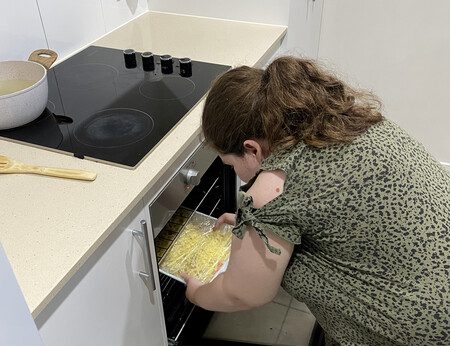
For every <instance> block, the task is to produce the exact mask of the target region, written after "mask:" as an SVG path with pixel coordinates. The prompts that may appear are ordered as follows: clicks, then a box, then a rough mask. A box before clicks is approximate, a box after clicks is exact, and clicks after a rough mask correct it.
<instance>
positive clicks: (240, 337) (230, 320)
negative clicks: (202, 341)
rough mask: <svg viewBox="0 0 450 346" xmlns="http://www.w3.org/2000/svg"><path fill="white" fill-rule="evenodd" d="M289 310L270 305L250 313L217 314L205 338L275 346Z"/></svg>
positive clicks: (280, 306) (284, 307) (249, 311)
mask: <svg viewBox="0 0 450 346" xmlns="http://www.w3.org/2000/svg"><path fill="white" fill-rule="evenodd" d="M287 310H288V307H287V306H284V305H280V304H276V303H269V304H266V305H264V306H262V307H259V308H256V309H252V310H248V311H239V312H232V313H215V314H214V316H213V318H212V319H211V322H210V323H209V326H208V328H207V330H206V332H205V334H204V337H205V338H210V339H219V340H229V341H242V342H251V343H255V344H261V345H275V342H276V340H277V337H278V335H279V334H280V331H281V326H282V324H283V321H284V318H285V317H286V313H287Z"/></svg>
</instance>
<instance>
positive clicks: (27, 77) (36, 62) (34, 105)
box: [0, 49, 58, 130]
mask: <svg viewBox="0 0 450 346" xmlns="http://www.w3.org/2000/svg"><path fill="white" fill-rule="evenodd" d="M57 57H58V55H57V54H56V53H55V52H54V51H52V50H48V49H39V50H36V51H34V52H32V53H31V55H30V57H29V58H28V61H0V130H5V129H11V128H14V127H18V126H22V125H25V124H27V123H29V122H31V121H33V120H34V119H36V118H37V117H39V115H41V114H42V112H43V111H44V109H45V107H46V105H47V99H48V84H47V69H49V68H50V66H51V65H52V64H53V63H54V62H55V60H56V59H57Z"/></svg>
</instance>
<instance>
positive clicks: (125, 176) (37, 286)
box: [0, 12, 286, 317]
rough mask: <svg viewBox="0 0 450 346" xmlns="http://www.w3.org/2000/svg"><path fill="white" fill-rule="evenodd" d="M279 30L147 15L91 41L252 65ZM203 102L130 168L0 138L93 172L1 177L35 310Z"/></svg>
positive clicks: (24, 285)
mask: <svg viewBox="0 0 450 346" xmlns="http://www.w3.org/2000/svg"><path fill="white" fill-rule="evenodd" d="M285 32H286V27H283V26H274V25H265V24H254V23H245V22H238V21H230V20H219V19H212V18H203V17H195V16H182V15H175V14H167V13H158V12H147V13H145V14H143V15H141V16H140V17H138V18H136V19H134V20H133V21H131V22H129V23H127V24H125V25H124V26H122V27H120V28H118V29H116V30H115V31H113V32H111V33H109V34H107V35H106V36H104V37H102V38H101V39H99V40H98V41H96V42H93V44H96V45H101V46H105V47H112V48H120V49H126V48H133V49H135V50H136V51H152V52H154V53H155V54H171V55H173V56H188V57H190V58H191V59H194V60H201V61H207V62H213V63H219V64H227V65H232V66H238V65H243V64H245V65H250V66H261V65H263V64H265V63H266V62H267V61H268V59H269V58H270V57H271V56H272V55H273V54H274V53H275V51H276V50H277V49H278V47H279V46H280V44H281V40H282V38H283V37H284V35H285ZM202 107H203V101H202V102H200V103H199V104H198V105H197V106H196V107H194V108H193V109H192V110H191V111H190V112H189V113H188V114H187V115H186V116H185V117H184V119H183V120H182V121H181V122H180V123H179V124H178V125H177V126H176V127H175V128H174V129H173V130H172V131H171V132H170V133H169V134H168V135H167V136H166V137H165V138H164V139H163V140H162V141H161V142H160V143H159V144H158V146H156V147H155V149H153V150H152V152H151V153H150V154H149V155H148V156H147V158H146V159H145V160H144V161H143V162H141V164H140V165H139V166H138V167H137V168H136V169H135V170H129V169H124V168H120V167H116V166H112V165H108V164H102V163H97V162H93V161H88V160H80V159H77V158H74V157H73V156H70V155H65V154H61V153H56V152H52V151H48V150H44V149H39V148H35V147H31V146H27V145H22V144H17V143H12V142H10V141H6V140H2V139H0V155H6V156H9V157H11V158H14V159H15V160H18V161H22V162H26V163H29V164H35V165H43V166H51V167H64V168H76V169H84V170H90V171H94V172H97V174H98V176H97V179H96V180H95V181H94V182H83V181H76V180H70V179H60V178H52V177H44V176H38V175H26V174H1V175H0V186H1V193H0V205H1V208H0V220H1V221H0V241H1V243H2V245H3V247H4V248H5V251H6V254H7V256H8V259H9V261H10V262H11V265H12V267H13V270H14V273H15V275H16V277H17V280H18V282H19V285H20V287H21V289H22V292H23V294H24V296H25V300H26V302H27V304H28V306H29V309H30V311H31V313H32V315H33V316H34V317H36V316H37V315H38V314H39V313H40V312H41V311H42V309H43V308H44V307H45V306H46V305H47V304H48V302H49V301H51V299H52V298H53V297H54V296H55V294H56V293H57V292H58V291H59V290H60V289H61V288H62V287H63V286H64V284H65V283H67V281H68V280H69V279H70V278H71V277H72V276H73V274H74V273H76V271H77V270H78V269H79V268H80V267H81V265H82V264H83V263H84V262H85V261H86V259H87V258H88V257H89V256H90V255H91V254H92V253H93V252H94V251H95V249H97V248H98V246H99V245H100V244H101V243H102V242H103V241H104V239H106V237H107V236H108V235H109V234H110V233H111V232H112V231H113V230H114V228H115V227H116V226H117V225H118V224H119V223H120V222H121V221H122V220H123V219H124V218H125V217H126V215H127V214H128V213H129V212H130V210H131V209H132V208H133V207H135V206H136V205H137V204H138V203H139V201H140V200H141V199H142V197H143V196H144V195H145V194H146V193H147V192H148V191H149V189H150V188H151V186H152V184H153V183H154V182H155V181H156V179H157V178H158V177H160V176H161V174H162V173H163V172H164V170H165V169H167V167H168V166H169V165H170V163H171V162H172V158H173V157H176V155H177V154H178V153H179V152H180V151H182V150H183V149H184V148H186V146H187V145H188V144H189V143H190V141H192V140H193V139H194V138H195V137H196V136H198V135H199V133H200V116H201V110H202Z"/></svg>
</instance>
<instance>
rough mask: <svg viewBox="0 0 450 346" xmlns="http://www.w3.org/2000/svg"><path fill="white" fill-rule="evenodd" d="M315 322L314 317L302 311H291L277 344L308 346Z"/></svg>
mask: <svg viewBox="0 0 450 346" xmlns="http://www.w3.org/2000/svg"><path fill="white" fill-rule="evenodd" d="M314 322H315V318H314V316H313V315H311V314H309V313H306V312H303V311H300V310H296V309H289V311H288V313H287V316H286V319H285V321H284V323H283V326H282V329H281V333H280V335H279V337H278V340H277V343H276V344H277V345H283V346H308V343H309V339H310V337H311V332H312V329H313V327H314Z"/></svg>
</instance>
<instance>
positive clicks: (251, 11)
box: [148, 0, 323, 58]
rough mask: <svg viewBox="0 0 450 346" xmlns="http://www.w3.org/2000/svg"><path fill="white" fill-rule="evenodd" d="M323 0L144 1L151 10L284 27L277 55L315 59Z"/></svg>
mask: <svg viewBox="0 0 450 346" xmlns="http://www.w3.org/2000/svg"><path fill="white" fill-rule="evenodd" d="M322 5H323V0H247V1H239V0H229V1H222V0H209V1H207V0H170V1H167V0H148V6H149V9H150V10H151V11H161V12H172V13H180V14H188V15H194V16H203V17H213V18H221V19H230V20H239V21H246V22H254V23H264V24H275V25H285V26H288V31H287V35H286V38H285V40H284V42H283V45H282V46H281V48H280V50H279V52H278V53H277V55H281V54H295V55H304V56H310V57H314V58H315V57H317V51H318V42H319V37H318V35H319V32H320V30H319V29H320V21H321V14H322Z"/></svg>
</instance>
